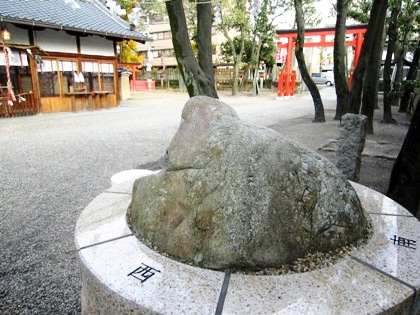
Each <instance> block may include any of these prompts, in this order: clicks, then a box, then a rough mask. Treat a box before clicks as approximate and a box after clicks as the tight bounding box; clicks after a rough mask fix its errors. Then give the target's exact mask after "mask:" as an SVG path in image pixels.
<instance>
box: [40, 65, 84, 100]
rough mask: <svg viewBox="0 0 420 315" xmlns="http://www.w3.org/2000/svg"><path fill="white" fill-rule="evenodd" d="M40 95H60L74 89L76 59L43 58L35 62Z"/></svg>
mask: <svg viewBox="0 0 420 315" xmlns="http://www.w3.org/2000/svg"><path fill="white" fill-rule="evenodd" d="M37 71H38V79H39V87H40V92H41V97H46V96H47V97H50V96H60V95H62V94H64V93H70V92H73V91H74V90H76V88H77V86H76V82H77V80H75V73H77V63H76V60H71V59H68V60H64V59H63V60H59V59H43V60H42V61H41V62H40V63H38V64H37Z"/></svg>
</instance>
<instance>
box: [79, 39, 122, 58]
mask: <svg viewBox="0 0 420 315" xmlns="http://www.w3.org/2000/svg"><path fill="white" fill-rule="evenodd" d="M80 46H81V47H80V48H81V53H82V54H85V55H95V56H114V55H115V54H114V44H113V42H112V41H110V40H107V39H105V38H104V37H100V36H95V35H94V36H87V37H80Z"/></svg>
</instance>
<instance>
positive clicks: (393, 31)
mask: <svg viewBox="0 0 420 315" xmlns="http://www.w3.org/2000/svg"><path fill="white" fill-rule="evenodd" d="M401 2H402V1H401V0H398V1H396V3H395V4H394V7H393V9H392V13H391V18H390V19H389V26H388V47H387V51H386V58H385V65H384V72H383V78H384V80H383V85H384V86H383V90H384V116H383V119H382V122H384V123H395V119H393V118H392V111H391V105H392V96H391V90H392V86H391V75H392V56H393V54H394V52H395V43H396V41H397V35H398V30H397V18H398V14H399V13H400V12H401Z"/></svg>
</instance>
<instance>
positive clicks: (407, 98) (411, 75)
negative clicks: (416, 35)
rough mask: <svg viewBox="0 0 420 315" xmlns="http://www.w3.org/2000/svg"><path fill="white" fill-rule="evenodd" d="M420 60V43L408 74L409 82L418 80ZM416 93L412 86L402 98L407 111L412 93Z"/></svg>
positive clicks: (403, 106)
mask: <svg viewBox="0 0 420 315" xmlns="http://www.w3.org/2000/svg"><path fill="white" fill-rule="evenodd" d="M419 59H420V41H419V42H418V43H417V48H416V50H415V51H414V56H413V61H412V62H411V65H410V69H409V70H408V73H407V81H408V80H415V79H416V78H417V68H418V66H419ZM413 91H414V87H413V86H412V85H410V86H409V87H408V88H407V89H406V90H405V91H404V95H403V97H402V98H401V105H400V107H401V108H404V109H405V110H407V108H408V102H409V101H410V93H411V92H413Z"/></svg>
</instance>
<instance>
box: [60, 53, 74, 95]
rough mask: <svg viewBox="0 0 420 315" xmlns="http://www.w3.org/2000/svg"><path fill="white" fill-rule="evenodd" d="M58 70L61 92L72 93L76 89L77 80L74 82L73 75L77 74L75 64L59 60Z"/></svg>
mask: <svg viewBox="0 0 420 315" xmlns="http://www.w3.org/2000/svg"><path fill="white" fill-rule="evenodd" d="M58 69H59V71H60V74H61V90H62V91H63V93H71V92H74V90H75V88H77V83H76V82H77V81H78V80H77V79H76V80H75V73H77V63H76V61H71V60H59V61H58Z"/></svg>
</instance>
